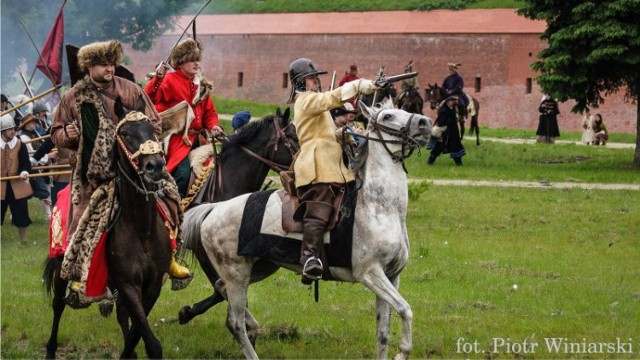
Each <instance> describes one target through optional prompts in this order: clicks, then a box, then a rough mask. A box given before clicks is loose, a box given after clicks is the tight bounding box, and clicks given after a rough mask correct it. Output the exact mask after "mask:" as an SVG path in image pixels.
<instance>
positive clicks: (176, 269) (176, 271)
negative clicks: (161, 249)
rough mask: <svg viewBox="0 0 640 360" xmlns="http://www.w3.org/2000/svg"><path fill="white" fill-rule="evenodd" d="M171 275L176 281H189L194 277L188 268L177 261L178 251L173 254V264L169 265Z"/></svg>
mask: <svg viewBox="0 0 640 360" xmlns="http://www.w3.org/2000/svg"><path fill="white" fill-rule="evenodd" d="M169 275H170V276H171V277H172V278H176V279H187V278H190V277H192V276H193V275H191V272H190V271H189V269H187V268H186V267H184V266H182V265H180V264H178V262H177V261H176V251H175V250H174V251H173V254H171V264H170V265H169Z"/></svg>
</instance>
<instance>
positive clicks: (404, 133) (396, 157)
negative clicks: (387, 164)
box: [358, 114, 416, 173]
mask: <svg viewBox="0 0 640 360" xmlns="http://www.w3.org/2000/svg"><path fill="white" fill-rule="evenodd" d="M377 116H378V114H375V116H373V117H372V120H371V122H369V125H370V126H371V127H372V128H373V131H374V132H375V134H376V135H378V137H371V136H367V135H358V136H359V137H363V138H365V139H367V140H371V141H377V142H380V143H382V146H384V149H385V150H386V151H387V153H388V154H389V155H390V156H391V159H393V162H394V163H398V162H400V163H402V169H403V170H404V172H405V173H408V171H407V167H406V165H405V162H404V160H405V159H406V158H408V157H409V156H411V154H413V151H414V149H413V148H411V147H410V148H409V151H408V152H407V147H408V145H409V144H410V143H414V144H415V143H416V141H415V140H414V139H413V138H411V136H409V129H410V127H411V121H413V118H414V117H415V116H416V114H411V115H410V116H409V120H408V121H407V125H406V126H403V127H401V128H400V129H394V128H391V127H389V126H386V125H382V124H380V123H378V122H377V121H376V120H375V119H377ZM383 132H384V133H387V134H389V135H391V136H396V137H399V138H401V140H386V139H384V138H383V137H382V133H383ZM387 144H400V145H402V149H401V150H400V152H399V154H398V153H397V152H396V153H394V152H393V151H391V149H389V147H388V146H387Z"/></svg>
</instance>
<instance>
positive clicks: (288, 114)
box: [282, 107, 291, 122]
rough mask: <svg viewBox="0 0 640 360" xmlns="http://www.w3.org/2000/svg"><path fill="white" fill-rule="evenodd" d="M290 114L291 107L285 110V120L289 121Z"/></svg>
mask: <svg viewBox="0 0 640 360" xmlns="http://www.w3.org/2000/svg"><path fill="white" fill-rule="evenodd" d="M290 116H291V108H289V107H287V108H286V109H285V110H284V115H282V118H283V119H284V120H285V122H289V119H290Z"/></svg>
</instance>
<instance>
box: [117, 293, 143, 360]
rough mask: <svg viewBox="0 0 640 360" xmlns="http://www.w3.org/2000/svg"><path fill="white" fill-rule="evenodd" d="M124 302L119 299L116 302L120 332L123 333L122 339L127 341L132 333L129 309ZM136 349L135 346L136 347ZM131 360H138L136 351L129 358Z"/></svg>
mask: <svg viewBox="0 0 640 360" xmlns="http://www.w3.org/2000/svg"><path fill="white" fill-rule="evenodd" d="M121 301H122V300H120V299H118V300H117V301H116V319H117V320H118V324H119V325H120V331H122V338H123V339H126V338H127V336H128V335H129V332H130V331H131V329H130V325H131V324H129V312H128V311H127V307H126V306H124V304H123V303H121ZM138 341H140V340H139V338H138V340H137V341H136V345H137V344H138ZM134 349H135V346H134ZM129 358H131V359H137V358H138V354H136V351H135V350H133V351H132V352H131V354H130V356H129Z"/></svg>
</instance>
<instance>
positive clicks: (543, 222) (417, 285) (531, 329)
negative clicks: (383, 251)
mask: <svg viewBox="0 0 640 360" xmlns="http://www.w3.org/2000/svg"><path fill="white" fill-rule="evenodd" d="M489 204H490V206H488V205H489ZM32 210H34V213H35V214H36V216H35V217H36V223H35V224H34V225H33V226H31V227H30V237H31V240H32V243H31V244H30V245H28V246H26V247H23V246H20V245H18V244H17V243H18V241H17V234H16V231H15V229H14V228H12V227H10V226H4V227H2V290H3V291H2V353H1V356H2V358H5V359H9V358H41V357H42V356H43V355H44V353H43V351H44V344H45V342H46V339H47V336H48V331H49V326H50V321H51V313H50V309H49V308H48V305H47V298H46V297H45V295H44V292H43V291H42V289H41V281H40V273H41V263H42V261H43V259H44V258H45V257H46V253H47V246H46V243H45V241H44V239H45V237H46V230H45V226H44V223H43V221H42V220H41V219H40V218H39V216H38V215H39V212H38V211H37V207H35V206H33V207H32ZM638 213H640V202H638V201H637V192H631V191H615V192H612V191H586V190H553V189H514V188H509V189H502V188H472V187H441V186H430V187H428V188H427V189H426V191H425V192H423V193H422V195H421V196H420V197H419V198H417V199H415V200H413V201H411V202H410V206H409V222H408V230H409V236H410V239H411V254H410V260H409V263H408V265H407V268H406V269H405V271H404V272H403V274H402V280H401V286H400V291H401V293H402V294H403V295H404V297H405V298H406V299H407V301H408V302H409V303H410V304H411V306H412V309H413V314H414V321H413V343H414V358H427V357H437V358H486V357H487V355H485V354H483V353H481V354H462V353H458V352H457V346H456V341H457V339H458V338H460V337H463V338H465V339H467V340H469V341H473V340H477V341H478V343H479V344H480V348H481V349H484V350H489V344H490V341H491V339H492V338H505V339H506V338H510V339H513V340H515V341H522V340H524V339H530V340H531V339H534V340H537V341H540V342H542V341H543V338H545V337H563V338H564V337H566V338H569V339H572V340H574V341H581V340H582V339H583V338H586V339H587V340H589V341H606V342H609V341H615V338H616V337H620V338H622V339H628V338H629V337H632V338H634V339H635V337H637V334H638V333H640V322H638V321H637V320H638V318H639V316H640V280H639V279H640V269H639V268H638V266H637V260H638V259H639V258H640V241H639V240H638V237H637V233H638V232H639V231H640V225H639V224H638V222H637V214H638ZM196 271H198V272H197V277H196V279H195V280H194V282H193V283H192V285H191V286H190V287H189V288H188V289H187V290H184V291H181V292H171V291H170V290H169V288H168V285H167V286H165V288H164V291H163V293H162V295H161V297H160V300H159V302H158V304H157V305H156V307H155V308H154V310H153V311H152V313H151V315H150V316H149V319H150V322H151V324H152V327H153V329H154V332H155V334H156V335H157V336H158V338H159V339H160V340H161V342H162V344H163V346H164V355H165V357H167V358H190V359H192V358H193V359H195V358H198V359H200V358H240V357H242V353H241V352H240V349H239V347H238V346H237V345H236V343H235V342H234V340H233V337H232V336H231V335H230V334H229V332H228V331H227V329H226V327H225V325H224V322H225V311H226V309H225V306H224V304H223V305H220V306H217V307H216V308H214V309H212V310H210V311H209V312H208V313H206V314H205V315H203V316H200V317H199V318H196V319H195V320H193V321H192V322H191V323H190V324H188V325H186V326H180V325H178V324H177V322H176V314H177V311H178V309H179V308H180V307H181V306H182V305H184V304H192V303H194V302H195V301H198V300H200V299H202V298H203V297H205V296H207V295H208V294H210V292H211V286H210V285H209V284H208V283H207V281H206V280H205V279H204V275H203V273H202V271H199V269H196ZM513 284H517V285H518V289H517V290H516V291H514V290H513V288H512V286H513ZM320 288H321V293H320V302H319V303H317V304H316V303H314V301H313V293H312V292H311V291H309V290H308V288H307V287H305V286H302V285H300V284H299V279H298V277H297V276H295V275H294V274H292V273H290V272H287V271H280V272H278V273H277V274H275V275H274V276H273V277H271V278H269V279H267V280H265V281H263V282H261V283H259V284H256V285H253V286H252V287H251V291H250V300H249V305H250V307H251V309H252V311H253V314H254V315H255V316H256V318H257V319H258V321H259V322H260V323H261V325H262V329H261V336H260V337H259V339H258V347H257V351H258V354H259V355H261V356H262V357H263V358H373V357H375V356H376V354H375V345H374V344H375V310H374V307H375V305H374V304H375V301H374V296H373V295H372V293H371V292H370V291H368V290H366V289H364V288H363V287H362V286H361V285H357V284H346V283H327V282H324V283H322V284H321V287H320ZM392 321H393V326H392V331H391V338H390V349H391V353H390V356H392V355H393V353H394V352H395V351H396V350H397V347H398V338H399V333H400V327H399V319H398V317H397V315H395V314H394V316H393V317H392ZM59 339H60V342H61V346H60V356H61V357H70V358H114V357H117V356H118V354H119V351H120V349H121V347H122V340H121V338H120V333H119V329H118V327H117V323H116V321H115V317H113V316H112V317H110V318H101V317H100V316H99V315H98V312H97V308H96V307H95V306H92V307H91V308H90V309H88V310H76V311H73V310H70V309H67V311H66V312H65V314H64V317H63V321H62V328H61V332H60V335H59ZM138 353H139V355H141V357H143V358H145V357H146V356H145V355H144V349H143V347H142V346H139V347H138ZM492 355H493V357H495V356H496V355H497V357H498V358H513V357H514V356H513V355H509V354H506V353H505V351H504V350H501V351H500V354H492ZM527 357H530V358H532V356H527ZM534 357H535V358H571V357H577V358H583V357H585V356H571V354H553V353H551V354H549V353H547V352H546V350H545V351H542V349H541V350H540V352H539V353H538V354H536V356H534ZM596 357H597V358H599V357H600V356H596ZM608 357H609V358H636V357H637V355H635V354H631V355H624V354H612V355H609V356H608Z"/></svg>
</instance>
